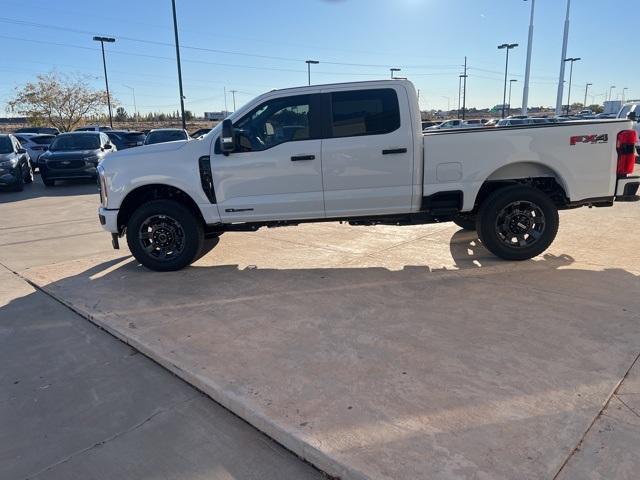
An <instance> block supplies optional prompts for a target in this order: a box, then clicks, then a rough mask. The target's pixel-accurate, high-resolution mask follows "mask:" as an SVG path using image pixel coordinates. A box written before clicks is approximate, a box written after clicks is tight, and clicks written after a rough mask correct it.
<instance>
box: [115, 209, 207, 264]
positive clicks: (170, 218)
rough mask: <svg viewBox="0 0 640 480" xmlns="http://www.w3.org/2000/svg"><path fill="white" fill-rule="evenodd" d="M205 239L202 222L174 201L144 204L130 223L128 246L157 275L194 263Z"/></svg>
mask: <svg viewBox="0 0 640 480" xmlns="http://www.w3.org/2000/svg"><path fill="white" fill-rule="evenodd" d="M203 240H204V228H203V225H202V222H201V221H200V220H199V219H198V218H196V216H195V215H194V214H193V213H192V212H191V211H190V210H189V209H188V208H186V207H185V206H184V205H182V204H180V203H178V202H174V201H173V200H153V201H150V202H147V203H145V204H143V205H141V206H140V207H139V208H138V209H137V210H136V211H135V212H133V215H131V218H130V219H129V222H128V223H127V244H128V245H129V250H131V253H132V254H133V256H134V257H135V258H136V260H138V261H139V262H140V263H141V264H142V265H144V266H145V267H147V268H149V269H151V270H155V271H158V272H169V271H174V270H180V269H181V268H184V267H186V266H187V265H190V264H191V263H192V262H194V261H195V259H196V258H197V256H198V254H199V253H200V250H201V249H202V244H203Z"/></svg>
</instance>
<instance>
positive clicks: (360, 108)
mask: <svg viewBox="0 0 640 480" xmlns="http://www.w3.org/2000/svg"><path fill="white" fill-rule="evenodd" d="M331 110H332V128H333V137H352V136H359V135H380V134H383V133H389V132H393V131H394V130H397V129H398V128H399V127H400V108H399V106H398V96H397V94H396V92H395V90H393V89H392V88H381V89H371V90H353V91H349V92H334V93H332V94H331Z"/></svg>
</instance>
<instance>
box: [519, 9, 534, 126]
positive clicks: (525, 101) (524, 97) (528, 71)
mask: <svg viewBox="0 0 640 480" xmlns="http://www.w3.org/2000/svg"><path fill="white" fill-rule="evenodd" d="M524 1H525V2H526V1H527V0H524ZM535 8H536V0H531V17H530V19H529V41H528V42H527V66H526V68H525V70H524V88H523V90H522V115H526V114H527V109H528V108H529V75H530V74H531V50H532V48H533V13H534V10H535Z"/></svg>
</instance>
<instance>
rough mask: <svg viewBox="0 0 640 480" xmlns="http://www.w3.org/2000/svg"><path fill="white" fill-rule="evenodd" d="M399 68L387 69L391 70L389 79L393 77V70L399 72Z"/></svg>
mask: <svg viewBox="0 0 640 480" xmlns="http://www.w3.org/2000/svg"><path fill="white" fill-rule="evenodd" d="M401 70H402V69H401V68H390V69H389V71H390V72H391V79H393V78H394V76H393V73H394V72H399V71H401Z"/></svg>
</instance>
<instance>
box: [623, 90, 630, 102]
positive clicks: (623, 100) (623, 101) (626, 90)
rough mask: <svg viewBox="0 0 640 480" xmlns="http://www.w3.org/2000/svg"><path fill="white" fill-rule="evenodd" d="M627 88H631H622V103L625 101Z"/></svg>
mask: <svg viewBox="0 0 640 480" xmlns="http://www.w3.org/2000/svg"><path fill="white" fill-rule="evenodd" d="M627 90H629V88H628V87H624V88H623V89H622V103H624V94H625V92H626V91H627Z"/></svg>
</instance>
